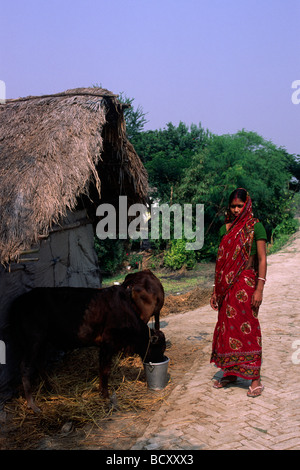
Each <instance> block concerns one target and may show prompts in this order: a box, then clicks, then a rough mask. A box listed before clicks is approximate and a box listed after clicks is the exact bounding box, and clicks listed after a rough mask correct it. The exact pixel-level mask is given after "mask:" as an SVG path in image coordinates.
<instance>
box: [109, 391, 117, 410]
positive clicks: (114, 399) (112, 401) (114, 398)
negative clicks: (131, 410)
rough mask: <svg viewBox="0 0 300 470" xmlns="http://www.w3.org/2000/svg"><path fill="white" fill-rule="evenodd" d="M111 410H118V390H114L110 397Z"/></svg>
mask: <svg viewBox="0 0 300 470" xmlns="http://www.w3.org/2000/svg"><path fill="white" fill-rule="evenodd" d="M109 410H110V411H118V400H117V395H116V392H113V394H112V395H111V397H110V399H109Z"/></svg>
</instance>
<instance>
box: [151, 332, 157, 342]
mask: <svg viewBox="0 0 300 470" xmlns="http://www.w3.org/2000/svg"><path fill="white" fill-rule="evenodd" d="M150 341H151V344H157V342H158V336H157V335H155V334H154V335H151V340H150Z"/></svg>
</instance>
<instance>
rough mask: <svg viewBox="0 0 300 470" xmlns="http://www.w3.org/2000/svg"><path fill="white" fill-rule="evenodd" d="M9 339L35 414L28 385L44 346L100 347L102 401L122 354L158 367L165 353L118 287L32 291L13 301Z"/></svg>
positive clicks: (127, 295) (41, 361)
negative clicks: (114, 363)
mask: <svg viewBox="0 0 300 470" xmlns="http://www.w3.org/2000/svg"><path fill="white" fill-rule="evenodd" d="M11 335H12V337H13V339H14V345H15V347H16V348H17V349H18V353H19V358H20V369H21V376H22V382H23V387H24V391H25V397H26V400H27V404H28V407H30V408H32V409H33V410H34V411H39V409H38V407H37V406H36V404H35V402H34V400H33V397H32V391H31V381H32V377H33V374H34V372H36V371H40V372H42V371H43V368H44V359H45V356H46V352H47V346H48V345H51V347H54V348H59V349H63V350H70V349H74V348H78V347H80V346H95V345H96V346H98V347H99V382H100V392H101V393H102V395H103V396H104V397H105V398H108V397H109V394H108V376H109V373H110V367H111V361H112V357H113V356H114V354H116V353H117V352H119V351H122V350H125V351H127V352H130V353H137V354H139V355H140V356H141V358H142V359H143V360H144V361H146V362H149V361H151V362H161V361H163V357H164V356H163V353H164V351H165V347H166V345H165V337H164V334H163V333H162V332H161V331H154V330H150V329H149V328H148V326H147V325H146V324H145V323H144V321H143V320H141V319H140V318H139V315H138V314H137V313H136V306H135V305H134V304H133V302H132V299H131V296H130V292H129V291H128V290H127V289H125V288H124V287H122V286H112V287H107V288H104V289H89V288H72V287H61V288H43V287H41V288H35V289H33V290H32V291H30V292H27V293H26V294H23V295H21V296H20V297H18V298H17V299H16V300H15V301H14V303H13V305H12V309H11ZM79 366H80V365H79Z"/></svg>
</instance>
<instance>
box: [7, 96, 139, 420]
mask: <svg viewBox="0 0 300 470" xmlns="http://www.w3.org/2000/svg"><path fill="white" fill-rule="evenodd" d="M123 108H124V106H123V105H122V104H121V103H120V102H119V101H118V99H117V96H116V95H114V94H113V93H111V92H109V91H108V90H104V89H101V88H79V89H75V90H68V91H66V92H63V93H58V94H55V95H47V96H29V97H27V98H20V99H15V100H7V101H6V103H3V104H0V341H1V343H0V344H1V345H3V344H4V343H3V340H5V344H6V347H7V363H6V364H5V365H4V366H3V365H2V363H1V357H0V411H1V403H3V401H5V399H6V398H7V397H8V396H9V395H10V393H11V392H12V389H11V388H10V387H11V379H12V377H13V375H14V359H13V352H12V348H10V346H9V344H10V342H9V337H7V336H6V335H7V329H6V326H7V325H8V324H9V315H8V312H9V306H10V303H11V301H12V300H13V299H14V298H15V297H17V296H18V295H20V294H21V293H23V292H25V291H27V290H30V289H32V288H34V287H38V286H47V287H59V286H72V287H79V286H81V287H96V288H98V287H101V275H100V269H99V266H98V260H97V256H96V252H95V246H94V236H95V227H96V223H97V219H96V209H97V207H98V205H99V204H100V203H111V204H114V205H115V206H116V209H118V202H119V196H121V195H126V196H127V202H128V206H129V205H131V204H133V203H137V202H138V203H145V202H146V201H147V193H148V186H147V184H148V182H147V173H146V171H145V169H144V167H143V165H142V163H141V161H140V159H139V157H138V156H137V154H136V152H135V150H134V148H133V146H132V145H131V143H130V142H129V141H128V140H127V137H126V128H125V121H124V116H123Z"/></svg>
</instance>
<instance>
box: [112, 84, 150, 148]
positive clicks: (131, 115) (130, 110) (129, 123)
mask: <svg viewBox="0 0 300 470" xmlns="http://www.w3.org/2000/svg"><path fill="white" fill-rule="evenodd" d="M118 99H119V101H120V102H121V103H123V104H124V105H127V107H125V108H124V119H125V122H126V133H127V136H128V139H129V140H130V141H132V140H133V139H134V138H135V137H136V136H137V135H139V134H140V133H141V132H142V131H143V130H144V126H145V124H146V123H147V122H148V121H147V119H146V114H147V113H144V110H143V108H142V106H141V105H139V106H138V107H137V108H135V107H134V106H133V102H134V98H128V96H126V94H125V93H124V92H122V93H120V94H119V97H118Z"/></svg>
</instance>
